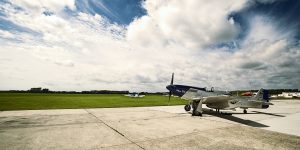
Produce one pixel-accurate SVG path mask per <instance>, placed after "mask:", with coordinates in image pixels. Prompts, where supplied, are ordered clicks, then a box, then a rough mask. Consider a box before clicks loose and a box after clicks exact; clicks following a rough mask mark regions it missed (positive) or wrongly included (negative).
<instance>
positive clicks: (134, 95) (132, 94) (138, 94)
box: [124, 92, 145, 98]
mask: <svg viewBox="0 0 300 150" xmlns="http://www.w3.org/2000/svg"><path fill="white" fill-rule="evenodd" d="M124 96H128V97H135V98H138V97H144V96H145V95H141V94H140V93H136V92H133V93H129V94H126V95H124Z"/></svg>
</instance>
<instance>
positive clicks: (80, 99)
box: [0, 93, 186, 111]
mask: <svg viewBox="0 0 300 150" xmlns="http://www.w3.org/2000/svg"><path fill="white" fill-rule="evenodd" d="M185 103H186V102H185V101H184V100H181V99H180V98H177V97H172V98H171V101H170V105H181V104H185ZM164 105H168V97H166V96H161V95H152V94H148V95H146V96H145V97H142V98H131V97H125V96H123V95H121V94H45V93H0V110H2V111H3V110H33V109H69V108H111V107H140V106H164Z"/></svg>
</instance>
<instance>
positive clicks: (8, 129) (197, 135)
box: [0, 100, 300, 149]
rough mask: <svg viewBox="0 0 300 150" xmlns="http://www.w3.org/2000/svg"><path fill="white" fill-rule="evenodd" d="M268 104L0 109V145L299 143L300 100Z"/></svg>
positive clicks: (241, 146) (279, 145)
mask: <svg viewBox="0 0 300 150" xmlns="http://www.w3.org/2000/svg"><path fill="white" fill-rule="evenodd" d="M272 103H274V104H275V105H272V106H270V108H269V109H249V110H248V114H243V113H242V110H237V111H235V112H234V111H223V112H224V113H232V115H228V114H225V115H224V114H223V115H220V114H216V113H215V112H214V111H210V110H209V109H206V112H205V113H204V115H203V117H196V116H195V117H193V116H191V114H190V113H187V112H185V111H184V109H183V106H160V107H130V108H99V109H60V110H58V109H56V110H26V111H2V112H0V149H300V130H299V126H300V100H276V101H272Z"/></svg>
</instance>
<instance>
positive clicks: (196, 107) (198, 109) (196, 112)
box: [192, 100, 202, 116]
mask: <svg viewBox="0 0 300 150" xmlns="http://www.w3.org/2000/svg"><path fill="white" fill-rule="evenodd" d="M192 107H193V113H192V116H202V100H200V101H193V102H192Z"/></svg>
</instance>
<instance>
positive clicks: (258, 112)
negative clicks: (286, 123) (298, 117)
mask: <svg viewBox="0 0 300 150" xmlns="http://www.w3.org/2000/svg"><path fill="white" fill-rule="evenodd" d="M252 112H256V113H257V114H264V115H271V116H276V117H285V116H283V115H278V114H272V113H266V112H260V111H252Z"/></svg>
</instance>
